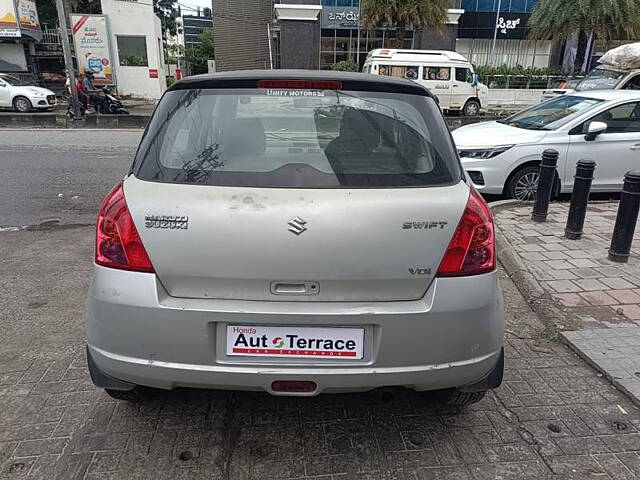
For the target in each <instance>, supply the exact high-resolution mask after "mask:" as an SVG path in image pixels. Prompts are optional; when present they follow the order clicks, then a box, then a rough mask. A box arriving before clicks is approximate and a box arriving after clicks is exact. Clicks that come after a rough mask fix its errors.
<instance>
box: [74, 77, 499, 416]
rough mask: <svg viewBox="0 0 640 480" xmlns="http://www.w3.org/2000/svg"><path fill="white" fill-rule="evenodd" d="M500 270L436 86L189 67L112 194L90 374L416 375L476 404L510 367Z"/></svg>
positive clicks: (275, 384)
mask: <svg viewBox="0 0 640 480" xmlns="http://www.w3.org/2000/svg"><path fill="white" fill-rule="evenodd" d="M300 99H303V100H304V101H299V100H300ZM331 116H335V117H336V118H335V119H336V120H337V121H335V122H334V121H331V120H330V118H329V117H331ZM332 125H333V127H332ZM332 128H333V130H331V129H332ZM319 130H321V131H319ZM495 269H496V252H495V245H494V226H493V220H492V216H491V212H490V210H489V208H488V207H487V205H486V203H485V202H484V200H483V199H482V197H481V196H480V195H479V194H478V192H477V191H476V190H475V189H474V188H473V187H472V186H471V185H470V184H469V183H468V182H467V180H465V176H464V172H463V170H462V168H461V166H460V163H459V160H458V158H457V155H456V152H455V148H454V145H453V142H452V141H451V136H450V134H449V131H448V129H447V127H446V124H445V122H444V119H443V117H442V114H441V112H440V110H439V109H438V107H437V105H436V102H435V100H434V99H433V97H432V96H431V94H430V93H429V92H428V91H427V90H426V89H425V88H424V87H422V86H420V85H418V84H416V83H414V82H410V81H407V80H400V79H394V78H385V77H380V76H373V75H363V74H358V73H351V74H349V73H340V72H313V71H286V70H282V71H278V70H269V71H262V72H261V71H251V72H230V73H220V74H215V75H203V76H194V77H190V78H188V79H186V80H182V81H180V82H177V83H175V84H174V85H172V86H171V87H170V88H169V89H168V90H167V92H166V93H165V94H164V96H163V97H162V99H161V100H160V102H159V105H158V107H157V108H156V110H155V112H154V114H153V117H152V118H151V120H150V122H149V125H148V127H147V129H146V132H145V134H144V137H143V139H142V141H141V144H140V147H139V150H138V152H137V154H136V156H135V160H134V162H133V166H132V167H131V171H130V172H129V174H127V176H126V177H125V178H124V180H123V181H121V182H119V183H118V184H117V185H116V186H115V187H114V188H113V190H112V191H111V192H110V193H109V194H108V195H107V197H106V199H105V200H104V202H103V204H102V206H101V208H100V213H99V217H98V224H97V232H96V249H95V266H94V274H93V282H92V285H91V288H90V292H89V301H88V312H87V317H86V320H87V336H88V349H87V353H88V355H87V356H88V362H89V370H90V372H91V377H92V379H93V382H94V383H95V384H96V385H97V386H99V387H102V388H105V389H106V390H107V392H108V393H109V394H110V395H112V396H114V397H116V398H125V399H135V398H136V395H137V393H136V392H138V391H139V390H138V386H140V385H142V386H148V387H157V388H163V389H171V388H174V387H199V388H216V389H234V390H259V391H265V392H269V393H271V394H275V395H297V396H301V395H302V396H311V395H317V394H319V393H322V392H325V393H327V392H347V391H366V390H371V389H375V388H378V387H387V386H389V387H391V386H402V387H409V388H412V389H415V390H419V391H422V390H439V391H441V392H442V394H443V396H445V397H447V398H448V402H449V403H451V404H455V405H465V404H468V403H472V402H475V401H477V400H479V399H480V398H482V396H483V395H484V393H485V392H486V391H487V390H488V389H491V388H494V387H497V386H498V385H499V384H500V382H501V379H502V370H503V349H502V345H503V323H504V320H503V311H502V299H501V293H500V290H499V288H498V284H497V273H496V270H495Z"/></svg>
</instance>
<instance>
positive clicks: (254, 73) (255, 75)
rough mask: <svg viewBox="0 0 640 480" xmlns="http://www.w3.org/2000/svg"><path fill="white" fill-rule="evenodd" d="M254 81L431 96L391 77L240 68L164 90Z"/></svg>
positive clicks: (240, 85)
mask: <svg viewBox="0 0 640 480" xmlns="http://www.w3.org/2000/svg"><path fill="white" fill-rule="evenodd" d="M258 80H310V81H314V80H315V81H331V80H333V81H338V82H342V84H343V88H342V90H363V91H376V92H389V93H408V94H412V95H422V96H426V97H431V98H433V95H432V94H431V92H429V90H428V89H426V88H425V87H423V86H422V85H420V84H418V83H416V82H412V81H411V80H405V79H402V78H395V77H384V76H380V75H371V74H369V73H354V72H337V71H331V70H242V71H234V72H221V73H213V74H205V75H194V76H192V77H187V78H185V79H183V80H180V81H179V82H176V83H174V84H173V85H171V87H169V89H168V90H167V91H172V90H187V89H201V88H202V89H207V88H256V82H257V81H258Z"/></svg>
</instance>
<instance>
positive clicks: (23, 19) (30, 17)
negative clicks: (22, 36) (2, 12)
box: [18, 0, 40, 30]
mask: <svg viewBox="0 0 640 480" xmlns="http://www.w3.org/2000/svg"><path fill="white" fill-rule="evenodd" d="M18 16H19V19H20V28H23V29H25V30H40V19H39V18H38V10H37V9H36V2H34V0H18Z"/></svg>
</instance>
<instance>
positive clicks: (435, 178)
mask: <svg viewBox="0 0 640 480" xmlns="http://www.w3.org/2000/svg"><path fill="white" fill-rule="evenodd" d="M133 173H134V174H135V175H136V176H137V177H138V178H140V179H142V180H149V181H158V182H167V183H188V184H206V185H220V186H246V187H308V188H336V187H404V186H432V185H443V184H451V183H453V182H455V181H457V180H459V179H460V178H461V171H460V166H459V162H458V160H457V157H456V154H455V151H454V150H453V147H452V143H451V140H450V135H449V132H448V130H447V128H446V125H445V123H444V121H443V120H442V117H441V114H440V113H439V110H438V107H437V106H436V104H435V102H433V100H431V99H430V98H429V97H423V96H418V95H410V94H390V93H379V92H362V91H357V92H356V91H335V90H269V89H246V88H243V89H203V90H198V89H192V90H176V91H170V92H167V93H166V94H165V95H164V97H163V98H162V101H161V102H160V104H159V106H158V109H157V110H156V112H155V114H154V116H153V119H152V120H151V123H150V124H149V127H148V129H147V132H146V134H145V136H144V138H143V140H142V144H141V146H140V149H139V150H138V154H137V157H136V161H135V163H134V167H133Z"/></svg>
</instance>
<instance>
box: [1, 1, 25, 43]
mask: <svg viewBox="0 0 640 480" xmlns="http://www.w3.org/2000/svg"><path fill="white" fill-rule="evenodd" d="M20 36H21V34H20V28H19V26H18V16H17V15H16V7H15V4H14V3H13V0H0V38H1V37H12V38H16V37H20Z"/></svg>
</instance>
